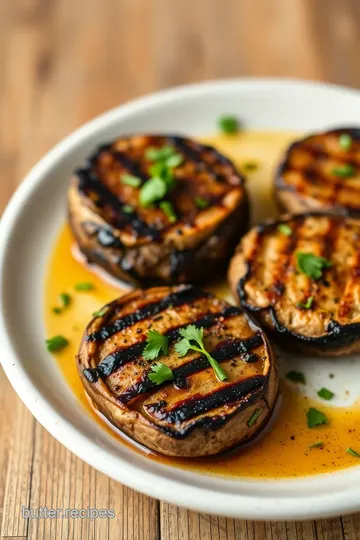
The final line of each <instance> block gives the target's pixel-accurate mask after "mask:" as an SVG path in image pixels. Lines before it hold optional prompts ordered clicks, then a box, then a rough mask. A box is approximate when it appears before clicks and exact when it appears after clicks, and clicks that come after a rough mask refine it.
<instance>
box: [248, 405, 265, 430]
mask: <svg viewBox="0 0 360 540" xmlns="http://www.w3.org/2000/svg"><path fill="white" fill-rule="evenodd" d="M263 411H264V409H256V411H254V412H253V414H252V415H251V416H250V418H249V420H248V423H247V425H248V426H249V427H252V426H253V425H254V424H256V422H257V420H258V418H259V416H260V415H261V413H262V412H263Z"/></svg>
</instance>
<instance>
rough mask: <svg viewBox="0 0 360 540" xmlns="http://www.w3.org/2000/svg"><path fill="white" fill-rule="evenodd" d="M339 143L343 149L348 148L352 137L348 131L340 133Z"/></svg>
mask: <svg viewBox="0 0 360 540" xmlns="http://www.w3.org/2000/svg"><path fill="white" fill-rule="evenodd" d="M339 145H340V146H341V148H342V149H343V150H350V148H351V145H352V138H351V137H350V135H349V134H348V133H342V134H341V135H340V137H339Z"/></svg>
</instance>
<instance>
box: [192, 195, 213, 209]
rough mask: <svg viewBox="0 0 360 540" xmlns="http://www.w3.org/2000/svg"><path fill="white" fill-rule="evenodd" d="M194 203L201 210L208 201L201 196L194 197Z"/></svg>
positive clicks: (206, 205) (205, 206) (207, 204)
mask: <svg viewBox="0 0 360 540" xmlns="http://www.w3.org/2000/svg"><path fill="white" fill-rule="evenodd" d="M195 204H196V206H197V207H198V208H200V210H203V209H204V208H207V207H208V206H209V204H210V203H209V201H207V200H206V199H204V198H203V197H195Z"/></svg>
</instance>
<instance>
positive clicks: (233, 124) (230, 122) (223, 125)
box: [218, 115, 240, 134]
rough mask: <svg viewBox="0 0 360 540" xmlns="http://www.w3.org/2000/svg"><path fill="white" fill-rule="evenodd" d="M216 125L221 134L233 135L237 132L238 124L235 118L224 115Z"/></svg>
mask: <svg viewBox="0 0 360 540" xmlns="http://www.w3.org/2000/svg"><path fill="white" fill-rule="evenodd" d="M218 125H219V128H220V130H221V131H222V132H223V133H227V134H234V133H237V132H238V131H239V128H240V123H239V120H238V119H237V118H236V116H231V115H224V116H221V117H220V118H219V120H218Z"/></svg>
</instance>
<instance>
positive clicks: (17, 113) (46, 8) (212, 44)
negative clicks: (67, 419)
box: [0, 0, 360, 540]
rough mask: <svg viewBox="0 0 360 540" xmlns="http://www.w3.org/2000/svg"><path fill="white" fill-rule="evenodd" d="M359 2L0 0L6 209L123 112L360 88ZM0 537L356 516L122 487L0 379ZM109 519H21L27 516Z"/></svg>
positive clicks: (355, 520)
mask: <svg viewBox="0 0 360 540" xmlns="http://www.w3.org/2000/svg"><path fill="white" fill-rule="evenodd" d="M359 42H360V3H359V2H358V0H332V1H331V2H329V1H328V0H317V1H316V2H315V1H314V0H292V1H291V2H289V0H226V1H225V0H197V1H194V0H182V2H175V1H171V0H131V1H128V0H77V1H76V2H74V1H70V0H1V2H0V65H1V73H0V172H1V178H2V181H1V184H0V210H2V209H3V208H4V207H5V205H6V203H7V201H8V199H9V197H10V195H11V193H12V192H13V190H14V189H15V187H16V185H17V184H18V183H19V182H20V181H21V179H22V177H23V175H24V174H25V173H26V172H27V171H28V169H29V168H30V167H31V166H32V165H33V164H34V163H35V162H36V161H37V160H38V159H39V158H40V157H41V155H42V154H43V153H44V152H46V151H47V150H48V149H49V148H50V147H51V146H53V145H54V144H55V143H56V142H57V141H59V140H60V139H61V138H62V137H64V136H65V135H66V134H68V133H69V132H70V131H72V130H73V129H74V128H76V127H77V126H79V125H80V124H82V123H83V122H85V121H86V120H88V119H90V118H91V117H93V116H95V115H96V114H98V113H100V112H102V111H105V110H106V109H108V108H110V107H113V106H115V105H118V104H119V103H121V102H124V101H125V100H128V99H130V98H133V97H137V96H139V95H141V94H145V93H148V92H151V91H153V90H156V89H159V88H163V87H168V86H173V85H176V84H184V83H189V82H194V81H199V80H202V79H211V78H218V77H232V76H268V75H269V76H274V75H277V76H291V77H302V78H310V79H320V80H329V81H332V82H337V83H341V84H346V85H351V86H360V67H359V61H358V58H359V53H358V44H359ZM0 411H1V420H0V440H1V444H0V528H1V538H2V539H6V538H14V537H15V538H29V539H38V538H39V539H46V540H47V539H51V540H52V539H56V540H57V539H60V540H65V539H74V540H78V539H80V538H81V539H88V540H93V539H94V540H95V539H98V540H104V539H106V538H108V539H116V540H119V539H120V540H158V539H160V538H161V539H163V540H185V539H189V538H191V540H197V539H201V540H210V539H211V540H235V539H236V540H262V539H266V540H267V539H269V540H270V539H271V540H277V539H279V540H280V539H281V540H283V539H289V540H295V539H299V540H311V539H318V540H320V539H321V540H335V539H336V540H337V539H346V540H355V539H357V538H359V537H360V534H359V530H360V516H359V515H356V516H346V517H343V518H338V519H332V520H320V521H317V522H304V523H293V522H289V523H283V522H281V523H263V522H259V523H254V522H248V521H237V520H231V519H224V518H218V517H214V516H207V515H200V514H197V513H194V512H190V511H186V510H183V509H179V508H177V507H174V506H171V505H168V504H166V503H158V502H157V501H154V500H151V499H149V498H148V497H145V496H142V495H139V494H137V493H135V492H133V491H132V490H130V489H128V488H125V487H123V486H121V485H119V484H117V483H116V482H113V481H112V480H109V479H108V478H106V477H105V476H103V475H102V474H100V473H98V472H97V471H95V470H93V469H91V467H89V466H88V465H86V464H84V463H83V462H81V461H80V460H79V459H77V458H76V457H75V456H73V455H72V454H70V453H69V452H68V451H67V450H66V449H65V448H64V447H63V446H61V445H60V444H59V443H58V442H57V441H55V440H54V439H53V438H52V437H51V436H50V435H49V434H48V433H47V432H45V431H44V430H43V428H42V427H41V426H40V425H39V424H38V423H37V422H36V421H35V420H34V419H33V418H32V416H31V415H30V413H29V412H27V410H26V409H25V408H24V406H23V405H22V404H21V402H20V401H19V399H18V398H17V397H16V396H15V394H14V392H13V390H12V389H11V388H10V385H9V383H8V382H7V381H6V379H5V376H4V375H3V373H2V372H1V373H0ZM22 505H24V506H26V507H28V506H29V505H30V506H32V507H39V506H47V507H49V508H50V507H51V508H68V507H76V508H83V507H84V508H86V507H87V506H88V505H89V506H90V507H97V508H101V507H103V508H114V510H115V513H116V517H115V518H114V519H96V520H93V521H91V520H90V519H70V518H69V519H60V518H59V519H37V520H36V519H23V518H22V517H21V506H22Z"/></svg>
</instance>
